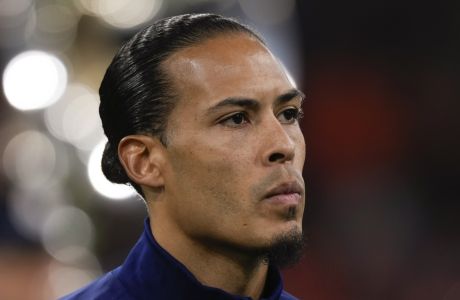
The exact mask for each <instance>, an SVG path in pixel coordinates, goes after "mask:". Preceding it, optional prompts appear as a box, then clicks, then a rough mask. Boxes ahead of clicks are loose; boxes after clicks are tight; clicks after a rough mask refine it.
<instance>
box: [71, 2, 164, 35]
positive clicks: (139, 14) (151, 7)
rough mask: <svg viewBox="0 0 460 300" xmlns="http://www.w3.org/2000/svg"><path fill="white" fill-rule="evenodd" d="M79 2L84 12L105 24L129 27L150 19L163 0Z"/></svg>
mask: <svg viewBox="0 0 460 300" xmlns="http://www.w3.org/2000/svg"><path fill="white" fill-rule="evenodd" d="M79 4H80V5H81V7H82V8H83V9H84V11H85V12H86V13H88V14H91V15H95V16H97V17H99V18H101V19H102V20H103V21H105V22H106V23H107V24H109V25H111V26H113V27H116V28H120V29H129V28H133V27H136V26H139V25H141V24H143V23H145V22H147V21H149V20H150V19H152V18H153V17H154V16H155V15H156V14H157V13H158V11H159V10H160V9H161V6H162V4H163V0H80V1H79Z"/></svg>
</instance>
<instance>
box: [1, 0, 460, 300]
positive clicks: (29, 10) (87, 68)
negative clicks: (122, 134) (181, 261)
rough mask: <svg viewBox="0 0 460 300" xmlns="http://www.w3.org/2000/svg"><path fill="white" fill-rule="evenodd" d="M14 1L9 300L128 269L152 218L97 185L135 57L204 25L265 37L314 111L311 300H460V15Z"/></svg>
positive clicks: (299, 269) (376, 6)
mask: <svg viewBox="0 0 460 300" xmlns="http://www.w3.org/2000/svg"><path fill="white" fill-rule="evenodd" d="M436 3H437V4H434V2H430V3H424V2H419V1H417V2H416V1H395V0H386V1H380V0H377V1H352V2H350V1H340V0H322V1H295V0H282V1H281V0H239V1H237V0H221V1H213V0H173V1H171V0H168V1H166V0H111V1H108V0H66V1H64V0H0V72H1V81H2V85H1V93H0V97H1V99H0V158H1V160H0V299H2V300H16V299H17V300H28V299H34V300H41V299H54V298H57V297H58V296H62V295H63V294H66V293H68V292H70V291H73V290H74V289H76V288H79V287H81V286H83V285H85V284H86V283H88V282H89V281H91V280H92V279H94V278H96V277H97V276H99V275H101V274H102V273H103V272H105V271H108V270H110V269H112V268H114V267H115V266H117V265H119V264H120V263H121V262H122V261H123V259H124V257H125V256H126V255H127V252H128V251H129V249H130V247H131V246H132V245H133V243H134V242H135V241H136V240H137V238H138V236H139V234H140V232H141V230H142V225H143V219H144V217H145V216H146V212H145V208H144V204H143V202H142V200H140V199H139V198H138V197H137V196H136V195H135V194H134V192H133V191H132V190H130V188H128V187H125V186H115V185H112V184H109V183H108V182H107V181H106V180H105V179H104V177H103V175H102V172H101V171H100V168H99V164H100V157H101V151H102V149H101V145H102V143H103V141H104V136H103V133H102V130H101V124H100V120H99V116H98V113H97V109H98V93H97V90H98V88H99V84H100V81H101V79H102V76H103V74H104V72H105V69H106V67H107V66H108V64H109V63H110V61H111V59H112V57H113V55H114V54H115V52H116V50H117V49H118V48H119V47H120V45H121V43H122V42H123V41H125V40H126V39H128V38H129V37H130V36H132V35H133V33H134V32H136V31H137V30H139V29H140V28H142V27H144V26H146V25H147V24H149V23H151V22H152V21H154V20H157V19H160V18H163V17H167V16H170V15H175V14H181V13H191V12H213V13H219V14H223V15H226V16H231V17H236V18H238V19H240V20H241V21H243V22H244V23H247V24H249V25H251V26H252V27H254V28H255V29H256V30H257V31H259V32H260V33H261V34H262V35H263V36H264V38H265V39H266V41H267V44H268V45H269V47H270V48H271V50H272V51H273V53H274V54H275V55H276V56H278V57H279V58H280V59H281V61H282V62H283V63H284V65H285V66H286V68H287V69H288V70H289V72H290V75H291V76H292V77H293V78H294V80H295V81H296V82H297V85H298V87H299V88H300V89H302V90H303V91H304V92H305V94H306V95H307V101H306V103H305V106H304V111H305V117H304V119H303V120H302V127H303V130H304V134H305V139H306V143H307V161H306V165H305V169H304V177H305V180H306V186H307V191H308V196H307V211H306V214H305V218H304V228H305V231H306V232H307V236H308V247H307V249H306V252H305V255H304V257H303V259H302V260H301V262H300V264H298V265H296V266H295V267H293V268H291V269H288V270H286V271H284V275H285V276H284V278H285V286H286V288H287V290H288V291H290V292H291V293H293V294H295V295H297V296H298V297H299V298H300V299H316V300H348V299H350V300H351V299H404V300H406V299H407V300H412V299H414V300H415V299H417V300H424V299H427V300H428V299H433V300H438V299H441V300H455V299H460V218H459V213H460V201H459V200H460V199H459V197H458V189H459V187H460V184H458V181H459V179H460V174H459V173H460V172H459V171H460V156H459V153H460V151H459V150H460V140H459V131H460V118H459V117H458V112H459V106H460V101H459V96H460V85H459V84H458V81H459V79H460V78H459V77H460V72H459V65H460V54H459V53H460V2H457V1H440V2H436Z"/></svg>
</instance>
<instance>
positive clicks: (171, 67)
mask: <svg viewBox="0 0 460 300" xmlns="http://www.w3.org/2000/svg"><path fill="white" fill-rule="evenodd" d="M163 66H164V68H165V70H166V72H167V74H168V75H169V76H170V77H171V79H172V82H173V87H174V89H175V91H176V92H177V93H178V95H179V98H180V99H186V100H187V101H185V102H187V103H188V104H193V105H194V106H195V107H203V106H209V105H212V104H213V103H214V102H218V101H220V100H222V99H224V98H227V97H234V96H243V97H249V96H250V97H251V98H256V99H261V98H265V97H269V96H270V95H273V94H277V93H281V92H283V91H285V90H287V89H289V88H292V86H291V84H290V83H289V80H288V79H287V77H286V74H285V72H284V70H283V68H282V66H281V65H280V64H279V62H278V61H277V60H276V59H275V58H274V57H273V55H272V54H271V53H270V51H269V50H268V49H267V48H266V47H265V46H264V45H263V44H262V43H260V42H259V41H258V40H256V39H255V38H253V37H250V36H249V35H247V34H241V33H240V34H226V35H222V36H219V37H215V38H210V39H208V40H206V41H204V42H202V43H199V44H197V45H195V46H193V47H187V48H184V49H181V50H179V51H177V52H176V53H174V54H173V55H171V56H170V57H169V58H168V59H167V60H166V61H165V62H164V65H163ZM180 102H183V101H180ZM179 104H180V103H179Z"/></svg>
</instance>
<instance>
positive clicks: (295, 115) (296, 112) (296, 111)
mask: <svg viewBox="0 0 460 300" xmlns="http://www.w3.org/2000/svg"><path fill="white" fill-rule="evenodd" d="M286 112H290V113H292V116H291V119H289V120H287V121H285V122H282V123H283V124H293V123H295V122H296V121H298V120H300V119H301V118H302V117H303V111H302V109H301V108H297V107H290V108H287V109H285V110H283V111H281V112H280V113H279V114H278V118H279V116H281V115H283V114H285V113H286ZM236 117H238V118H240V117H242V118H243V119H242V120H241V122H243V123H236V122H233V124H228V123H229V121H231V120H233V121H235V118H236ZM248 122H249V117H248V115H247V113H246V112H242V111H240V112H237V113H234V114H232V115H229V116H227V117H225V118H224V119H222V120H220V121H219V122H218V123H219V124H221V125H224V126H228V127H234V128H238V127H242V126H245V124H247V123H248Z"/></svg>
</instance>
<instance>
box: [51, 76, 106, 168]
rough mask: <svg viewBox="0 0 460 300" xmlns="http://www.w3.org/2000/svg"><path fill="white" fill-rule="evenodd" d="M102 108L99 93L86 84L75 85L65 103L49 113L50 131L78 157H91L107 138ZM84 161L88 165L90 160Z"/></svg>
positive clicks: (59, 103)
mask: <svg viewBox="0 0 460 300" xmlns="http://www.w3.org/2000/svg"><path fill="white" fill-rule="evenodd" d="M98 106H99V98H98V95H97V94H96V92H95V91H93V90H92V89H91V88H90V87H88V86H86V85H83V84H79V83H72V84H70V85H69V86H68V87H67V89H66V92H65V93H64V95H63V96H62V97H61V100H60V101H58V102H57V103H55V104H54V105H52V106H50V107H48V108H47V109H46V110H45V112H44V119H45V124H46V128H47V129H48V130H49V131H50V132H51V134H52V135H53V136H55V137H56V138H58V139H60V140H62V141H65V142H68V143H71V144H72V145H73V146H75V147H76V148H77V149H78V150H79V151H78V155H83V156H86V157H87V156H88V155H89V152H90V151H91V150H93V148H94V147H95V146H96V144H97V143H98V142H99V141H100V140H101V139H103V137H104V132H103V130H102V124H101V120H100V118H99V114H98V111H99V108H98ZM82 121H83V122H82ZM82 161H83V162H84V163H85V164H86V162H87V161H88V158H86V159H84V160H82Z"/></svg>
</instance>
